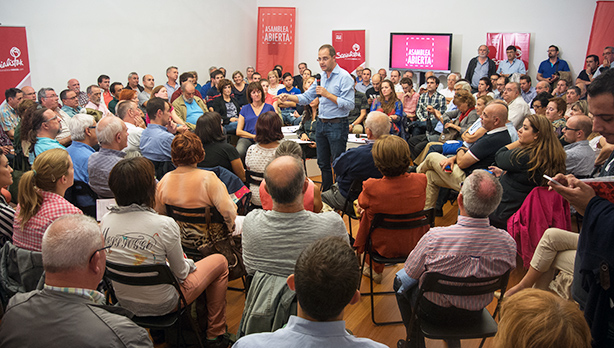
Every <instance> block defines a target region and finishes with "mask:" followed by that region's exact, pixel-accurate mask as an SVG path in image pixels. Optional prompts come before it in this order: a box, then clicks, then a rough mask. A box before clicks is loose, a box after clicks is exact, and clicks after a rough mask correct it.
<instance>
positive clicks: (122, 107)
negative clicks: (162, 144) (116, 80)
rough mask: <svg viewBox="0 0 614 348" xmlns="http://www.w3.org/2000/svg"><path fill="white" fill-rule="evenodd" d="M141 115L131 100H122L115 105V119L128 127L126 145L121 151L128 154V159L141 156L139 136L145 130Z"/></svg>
mask: <svg viewBox="0 0 614 348" xmlns="http://www.w3.org/2000/svg"><path fill="white" fill-rule="evenodd" d="M142 115H143V113H142V112H141V110H140V108H139V107H137V105H136V103H135V102H133V101H132V100H122V101H120V102H119V104H117V117H119V118H121V119H122V121H124V123H125V124H126V127H128V145H127V146H126V148H124V149H123V150H122V151H124V152H125V153H126V154H129V156H128V157H135V156H140V155H141V149H140V144H141V134H142V133H143V131H144V130H145V128H143V127H144V125H145V123H144V122H143V118H142Z"/></svg>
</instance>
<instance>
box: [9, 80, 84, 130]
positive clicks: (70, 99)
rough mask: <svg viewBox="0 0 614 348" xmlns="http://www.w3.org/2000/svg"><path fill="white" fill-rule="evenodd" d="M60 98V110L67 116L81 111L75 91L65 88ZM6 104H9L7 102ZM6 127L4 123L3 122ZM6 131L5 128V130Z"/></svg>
mask: <svg viewBox="0 0 614 348" xmlns="http://www.w3.org/2000/svg"><path fill="white" fill-rule="evenodd" d="M60 100H61V101H62V104H64V106H62V111H64V112H65V113H66V114H67V115H68V116H70V117H73V116H75V115H76V114H78V113H79V111H81V107H80V106H79V97H77V94H76V93H75V91H73V90H70V89H65V90H63V91H62V92H60ZM6 105H9V104H8V103H7V104H6ZM3 126H5V127H6V125H4V124H3ZM5 131H6V130H5Z"/></svg>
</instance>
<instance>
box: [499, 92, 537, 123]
mask: <svg viewBox="0 0 614 348" xmlns="http://www.w3.org/2000/svg"><path fill="white" fill-rule="evenodd" d="M503 100H505V102H506V103H507V106H508V116H507V119H508V120H509V121H511V122H512V123H513V124H514V128H516V129H520V127H522V122H524V118H525V117H526V116H527V115H529V114H530V113H531V110H530V108H529V104H527V102H525V101H524V99H523V98H522V95H521V94H520V84H519V83H518V82H510V83H508V84H507V85H505V90H504V91H503Z"/></svg>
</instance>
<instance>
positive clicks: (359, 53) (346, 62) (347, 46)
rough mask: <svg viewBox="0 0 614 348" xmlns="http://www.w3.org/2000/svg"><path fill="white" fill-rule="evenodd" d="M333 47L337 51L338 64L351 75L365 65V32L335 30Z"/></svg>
mask: <svg viewBox="0 0 614 348" xmlns="http://www.w3.org/2000/svg"><path fill="white" fill-rule="evenodd" d="M333 47H334V48H335V51H337V57H336V60H337V64H339V66H340V67H341V68H343V69H344V70H346V71H347V72H349V73H350V74H355V73H356V68H358V67H359V66H361V65H362V66H364V65H365V31H364V30H333Z"/></svg>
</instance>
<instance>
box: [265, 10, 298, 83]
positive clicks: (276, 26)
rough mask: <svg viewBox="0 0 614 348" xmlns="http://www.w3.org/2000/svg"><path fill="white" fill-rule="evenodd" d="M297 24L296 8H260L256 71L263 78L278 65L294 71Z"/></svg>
mask: <svg viewBox="0 0 614 348" xmlns="http://www.w3.org/2000/svg"><path fill="white" fill-rule="evenodd" d="M295 24H296V10H295V8H294V7H258V42H257V44H256V47H257V51H256V70H257V71H258V72H259V73H260V74H262V77H263V78H266V74H267V73H268V72H269V71H271V70H273V68H274V67H275V65H277V64H279V65H281V66H282V67H283V70H284V71H292V70H293V67H294V28H295Z"/></svg>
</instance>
